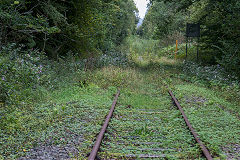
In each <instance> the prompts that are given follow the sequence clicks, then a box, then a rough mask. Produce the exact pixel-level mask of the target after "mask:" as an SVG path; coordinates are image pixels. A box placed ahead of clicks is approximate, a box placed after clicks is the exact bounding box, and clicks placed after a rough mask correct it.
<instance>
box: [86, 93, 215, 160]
mask: <svg viewBox="0 0 240 160" xmlns="http://www.w3.org/2000/svg"><path fill="white" fill-rule="evenodd" d="M169 93H170V95H172V96H173V94H172V92H171V91H170V92H169ZM118 96H119V92H118V93H117V94H116V97H115V100H114V102H113V104H112V108H111V111H110V113H109V115H108V116H107V118H106V121H105V123H104V125H103V127H102V130H101V132H100V134H99V135H98V139H97V141H96V142H95V145H94V147H93V150H92V152H91V154H90V156H89V157H88V159H89V160H94V159H142V158H144V159H145V158H151V159H169V158H170V159H201V158H203V159H204V156H203V154H202V150H203V153H204V155H205V157H207V159H212V157H211V155H210V154H209V152H208V150H207V149H206V148H205V146H204V145H203V143H202V142H201V140H200V139H198V135H196V133H195V132H194V131H193V130H192V128H191V127H190V131H191V132H192V133H193V132H194V133H193V135H194V136H193V135H192V134H191V132H190V131H189V130H188V127H187V126H186V124H185V122H184V119H183V118H182V115H181V112H182V111H181V112H180V111H179V110H178V109H177V108H176V107H175V106H173V104H172V103H171V102H172V100H171V97H169V96H167V95H165V96H159V97H149V100H150V99H151V101H148V100H147V99H143V101H142V102H141V105H139V104H140V103H138V102H137V101H134V100H130V99H131V98H129V100H130V102H131V104H129V105H126V104H123V105H122V104H118V105H117V107H116V108H115V111H114V113H113V109H114V107H115V105H116V102H117V98H118ZM173 100H175V102H174V103H175V104H176V99H174V98H173ZM159 101H161V105H159ZM125 103H126V102H125ZM177 103H178V102H177ZM177 105H179V104H177ZM112 113H113V115H112ZM110 117H112V119H111V120H110ZM184 117H185V116H184ZM185 121H186V117H185ZM108 122H109V124H108ZM186 123H189V122H186ZM107 126H108V128H107V132H105V130H106V127H107ZM103 135H104V136H103ZM194 137H195V138H197V141H198V142H199V143H200V147H199V144H197V143H196V141H195V139H194ZM102 138H103V139H102ZM100 144H101V147H100ZM98 147H99V149H98ZM201 149H202V150H201ZM196 150H198V151H197V153H198V154H197V155H196V154H192V152H193V151H196Z"/></svg>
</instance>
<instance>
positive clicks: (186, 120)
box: [168, 90, 213, 160]
mask: <svg viewBox="0 0 240 160" xmlns="http://www.w3.org/2000/svg"><path fill="white" fill-rule="evenodd" d="M168 93H169V94H170V96H171V97H172V99H173V101H174V103H175V104H176V105H177V107H178V109H179V110H180V112H181V113H182V116H183V118H184V120H185V122H186V124H187V126H188V128H189V129H190V131H191V133H192V135H193V136H194V138H195V140H196V141H197V143H198V144H199V145H200V147H201V149H202V152H203V154H204V156H205V157H206V158H207V160H212V159H213V158H212V156H211V154H210V153H209V151H208V149H207V148H206V147H205V145H204V144H203V143H202V141H201V140H200V138H199V136H198V134H197V133H196V132H195V130H194V129H193V127H192V125H191V124H190V122H189V121H188V118H187V116H186V115H185V113H184V111H183V109H182V107H181V106H180V104H179V102H178V100H177V99H176V97H175V96H174V95H173V93H172V91H171V90H169V91H168Z"/></svg>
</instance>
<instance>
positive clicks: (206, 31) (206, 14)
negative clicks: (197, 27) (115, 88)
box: [143, 0, 240, 75]
mask: <svg viewBox="0 0 240 160" xmlns="http://www.w3.org/2000/svg"><path fill="white" fill-rule="evenodd" d="M151 3H152V5H151V7H150V9H149V12H148V13H147V16H146V22H147V21H149V20H148V19H150V20H151V19H154V17H155V15H164V14H163V13H165V12H166V13H168V12H167V11H168V10H166V9H165V8H166V7H162V8H161V7H159V6H158V8H159V10H157V11H155V13H154V14H153V12H152V11H153V8H154V7H155V4H164V5H163V6H169V5H171V6H169V7H168V8H169V10H171V13H172V14H173V15H174V16H175V17H178V15H180V17H181V18H180V19H181V20H180V19H179V18H176V19H178V20H180V21H181V22H184V21H185V23H200V24H201V38H200V42H201V53H202V55H203V57H205V59H203V60H202V61H203V62H205V63H206V62H207V63H208V64H216V63H218V64H220V65H222V66H224V67H225V68H226V69H227V70H228V71H229V72H235V73H236V74H238V75H239V67H240V48H239V45H238V43H239V42H240V39H239V36H238V35H239V34H240V33H239V32H240V30H239V25H240V19H239V17H240V3H239V1H238V0H230V1H215V0H214V1H210V0H201V1H200V0H197V1H195V0H180V1H179V0H153V1H151ZM168 15H169V14H168ZM160 19H163V20H164V18H158V20H160ZM169 20H172V18H169ZM152 21H153V20H152ZM159 23H160V24H161V25H162V26H166V29H171V26H168V25H167V24H166V23H165V21H160V22H159ZM146 24H148V23H146ZM157 24H158V23H157V22H156V21H155V22H154V23H153V25H152V26H154V27H156V26H159V25H157ZM143 26H144V25H143ZM154 27H150V28H154ZM181 27H182V29H181ZM143 28H144V27H143ZM145 28H146V27H145ZM180 31H183V32H185V26H184V25H182V26H181V25H180ZM146 33H150V34H151V33H153V32H152V31H151V32H148V31H147V32H146ZM146 33H145V34H146ZM161 33H166V32H164V31H163V30H162V31H161ZM167 34H168V33H167Z"/></svg>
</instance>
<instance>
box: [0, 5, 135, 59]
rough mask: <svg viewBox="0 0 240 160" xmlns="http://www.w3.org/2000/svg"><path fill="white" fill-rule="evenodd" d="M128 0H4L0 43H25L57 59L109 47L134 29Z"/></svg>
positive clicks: (0, 20) (88, 53) (1, 6)
mask: <svg viewBox="0 0 240 160" xmlns="http://www.w3.org/2000/svg"><path fill="white" fill-rule="evenodd" d="M135 12H137V9H136V7H135V5H134V2H133V1H132V0H127V1H114V0H111V1H104V0H91V1H87V0H78V1H74V0H70V1H56V0H50V1H47V0H43V1H40V0H37V1H29V0H26V1H25V0H20V1H13V0H10V1H8V0H4V1H1V4H0V25H1V26H2V28H1V31H0V46H4V45H7V44H8V43H10V42H11V43H16V44H25V46H26V48H30V49H31V48H37V49H39V50H41V51H45V52H46V53H47V55H48V56H49V57H52V58H54V59H58V58H59V56H62V55H66V53H67V52H68V51H69V50H71V51H73V52H74V53H77V54H79V55H80V56H82V57H84V56H85V57H86V56H87V57H93V56H95V55H96V54H97V53H99V52H101V51H106V50H112V49H114V47H115V46H116V45H119V44H120V43H121V42H122V41H123V39H124V38H126V37H127V36H128V35H130V34H132V33H133V32H134V30H135V21H136V16H135Z"/></svg>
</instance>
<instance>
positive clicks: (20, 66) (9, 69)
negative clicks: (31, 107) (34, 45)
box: [0, 44, 49, 103]
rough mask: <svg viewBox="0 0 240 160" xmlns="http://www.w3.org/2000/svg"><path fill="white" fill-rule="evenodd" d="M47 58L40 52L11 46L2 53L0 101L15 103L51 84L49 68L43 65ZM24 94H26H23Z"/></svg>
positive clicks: (0, 56)
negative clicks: (39, 87)
mask: <svg viewBox="0 0 240 160" xmlns="http://www.w3.org/2000/svg"><path fill="white" fill-rule="evenodd" d="M45 58H46V57H45V56H44V54H42V53H40V52H39V51H38V50H34V49H30V50H26V49H24V46H19V47H17V45H16V44H10V45H8V46H6V47H2V48H1V51H0V88H1V90H0V98H1V99H0V101H2V102H8V103H13V102H17V101H21V100H23V99H24V97H22V96H23V95H25V96H27V94H26V91H27V90H28V91H30V90H34V89H36V88H37V87H38V86H39V85H43V84H45V83H49V80H48V76H46V71H47V67H45V66H44V65H43V64H42V63H43V60H44V59H45ZM23 93H24V94H23Z"/></svg>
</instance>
